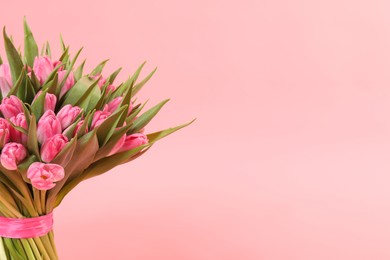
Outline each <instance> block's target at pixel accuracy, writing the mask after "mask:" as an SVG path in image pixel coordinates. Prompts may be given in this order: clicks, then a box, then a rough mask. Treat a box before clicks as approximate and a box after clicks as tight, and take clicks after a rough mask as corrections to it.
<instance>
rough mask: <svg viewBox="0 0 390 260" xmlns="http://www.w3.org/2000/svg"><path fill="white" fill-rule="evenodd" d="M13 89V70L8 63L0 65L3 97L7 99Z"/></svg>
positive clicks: (0, 86) (0, 84)
mask: <svg viewBox="0 0 390 260" xmlns="http://www.w3.org/2000/svg"><path fill="white" fill-rule="evenodd" d="M11 88H12V77H11V70H10V67H9V64H8V63H3V64H1V65H0V89H1V94H2V96H3V97H6V96H7V95H8V93H9V91H10V90H11Z"/></svg>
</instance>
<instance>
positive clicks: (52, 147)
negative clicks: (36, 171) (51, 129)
mask: <svg viewBox="0 0 390 260" xmlns="http://www.w3.org/2000/svg"><path fill="white" fill-rule="evenodd" d="M67 143H68V138H67V137H66V136H64V135H62V134H56V135H53V136H52V137H51V138H49V139H47V140H46V141H45V142H44V143H43V145H42V147H41V158H42V161H44V162H51V161H52V160H53V159H54V158H55V157H56V156H57V154H58V153H59V152H61V150H62V149H63V148H64V147H65V145H66V144H67Z"/></svg>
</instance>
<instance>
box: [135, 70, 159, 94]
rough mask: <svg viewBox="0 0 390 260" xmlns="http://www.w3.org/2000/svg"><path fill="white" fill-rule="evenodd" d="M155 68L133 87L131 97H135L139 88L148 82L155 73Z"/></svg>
mask: <svg viewBox="0 0 390 260" xmlns="http://www.w3.org/2000/svg"><path fill="white" fill-rule="evenodd" d="M156 70H157V68H155V69H154V70H153V71H152V72H151V73H150V74H149V75H148V76H146V78H144V79H143V80H142V81H141V82H140V83H137V84H136V85H135V86H134V89H133V95H136V94H137V93H138V92H139V91H140V90H141V88H142V87H143V86H144V85H145V84H146V82H148V81H149V79H150V78H151V77H152V76H153V74H154V73H155V72H156Z"/></svg>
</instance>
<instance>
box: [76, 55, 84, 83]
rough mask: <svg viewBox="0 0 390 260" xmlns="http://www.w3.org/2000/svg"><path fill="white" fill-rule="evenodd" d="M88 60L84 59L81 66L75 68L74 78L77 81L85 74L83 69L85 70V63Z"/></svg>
mask: <svg viewBox="0 0 390 260" xmlns="http://www.w3.org/2000/svg"><path fill="white" fill-rule="evenodd" d="M86 61H87V60H84V61H83V62H82V63H81V64H80V66H78V68H77V69H76V70H75V72H74V78H75V80H76V81H78V80H79V79H80V78H81V77H82V76H83V71H84V65H85V62H86Z"/></svg>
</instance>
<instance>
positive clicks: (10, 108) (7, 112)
mask: <svg viewBox="0 0 390 260" xmlns="http://www.w3.org/2000/svg"><path fill="white" fill-rule="evenodd" d="M0 111H1V113H2V114H3V116H4V117H5V118H11V117H13V116H16V115H17V114H19V113H21V112H23V105H22V101H20V99H19V98H17V97H16V96H13V95H12V96H10V97H9V98H7V97H5V98H3V101H2V102H1V104H0Z"/></svg>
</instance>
